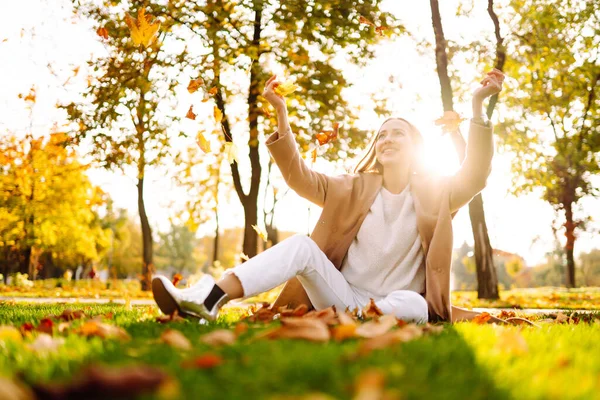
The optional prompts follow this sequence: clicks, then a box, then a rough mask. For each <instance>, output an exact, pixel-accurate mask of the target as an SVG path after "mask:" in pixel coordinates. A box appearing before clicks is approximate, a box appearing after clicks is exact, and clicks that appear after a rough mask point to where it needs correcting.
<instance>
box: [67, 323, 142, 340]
mask: <svg viewBox="0 0 600 400" xmlns="http://www.w3.org/2000/svg"><path fill="white" fill-rule="evenodd" d="M76 333H79V334H81V335H82V336H86V337H90V336H98V337H100V338H102V339H118V340H123V341H127V340H129V339H131V338H130V337H129V334H128V333H127V331H126V330H125V329H123V328H121V327H119V326H115V325H110V324H107V323H104V322H100V321H98V320H95V319H91V320H89V321H86V322H85V323H84V324H83V325H82V326H81V327H80V328H79V330H78V331H77V332H76Z"/></svg>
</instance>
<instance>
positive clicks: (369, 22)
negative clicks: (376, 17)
mask: <svg viewBox="0 0 600 400" xmlns="http://www.w3.org/2000/svg"><path fill="white" fill-rule="evenodd" d="M358 22H360V23H361V24H365V25H370V26H375V24H374V23H372V22H371V21H370V20H368V19H367V18H365V17H363V16H362V15H359V16H358Z"/></svg>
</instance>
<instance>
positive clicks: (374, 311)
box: [362, 298, 383, 318]
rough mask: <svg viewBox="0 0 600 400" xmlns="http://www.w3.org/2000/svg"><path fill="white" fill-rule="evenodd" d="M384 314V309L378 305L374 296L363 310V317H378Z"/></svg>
mask: <svg viewBox="0 0 600 400" xmlns="http://www.w3.org/2000/svg"><path fill="white" fill-rule="evenodd" d="M382 315H383V311H381V310H380V309H379V307H377V305H376V304H375V300H373V299H372V298H371V299H369V304H367V305H366V306H365V307H364V308H363V310H362V316H363V318H378V317H380V316H382Z"/></svg>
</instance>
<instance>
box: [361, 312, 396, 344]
mask: <svg viewBox="0 0 600 400" xmlns="http://www.w3.org/2000/svg"><path fill="white" fill-rule="evenodd" d="M396 324H397V320H396V317H394V316H393V315H384V316H382V317H381V318H379V320H378V321H375V320H373V321H369V322H365V323H364V324H362V325H360V326H358V328H356V335H357V336H360V337H364V338H372V337H376V336H381V335H383V334H384V333H386V332H388V331H389V330H390V329H392V328H393V327H395V326H396Z"/></svg>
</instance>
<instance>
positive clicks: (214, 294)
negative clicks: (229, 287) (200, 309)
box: [204, 285, 226, 310]
mask: <svg viewBox="0 0 600 400" xmlns="http://www.w3.org/2000/svg"><path fill="white" fill-rule="evenodd" d="M223 296H226V294H225V292H224V291H223V289H221V288H220V287H219V286H218V285H214V286H213V288H212V290H211V291H210V293H209V294H208V297H207V298H206V300H204V305H205V306H206V308H207V309H209V310H211V309H212V308H213V307H214V306H215V304H217V302H218V301H219V300H221V299H222V298H223Z"/></svg>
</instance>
